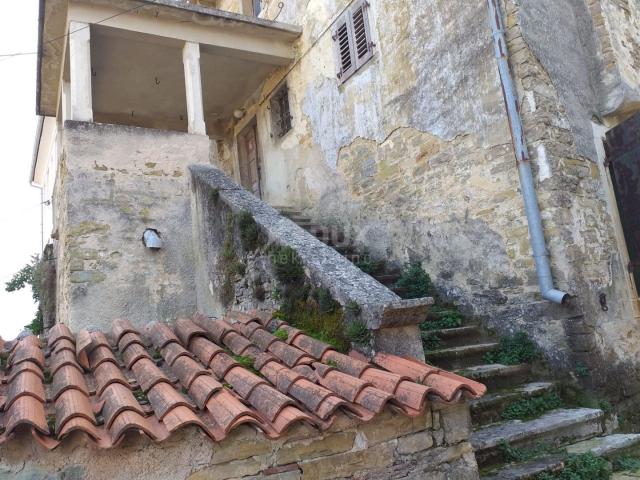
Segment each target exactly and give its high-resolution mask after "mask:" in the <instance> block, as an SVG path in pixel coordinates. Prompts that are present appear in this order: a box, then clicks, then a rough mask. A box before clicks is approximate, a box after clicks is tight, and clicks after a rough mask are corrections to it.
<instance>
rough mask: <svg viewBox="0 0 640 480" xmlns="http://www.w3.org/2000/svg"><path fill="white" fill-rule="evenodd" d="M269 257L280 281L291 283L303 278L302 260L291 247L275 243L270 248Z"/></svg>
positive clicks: (300, 280)
mask: <svg viewBox="0 0 640 480" xmlns="http://www.w3.org/2000/svg"><path fill="white" fill-rule="evenodd" d="M269 258H270V260H271V266H272V267H273V271H274V273H275V276H276V278H277V279H278V281H279V282H280V283H283V284H285V285H292V284H295V283H299V282H300V283H301V282H302V281H303V280H304V268H302V260H301V259H300V256H299V255H298V252H296V251H295V250H294V249H293V248H291V247H283V246H279V245H275V246H273V247H272V248H271V252H270V255H269Z"/></svg>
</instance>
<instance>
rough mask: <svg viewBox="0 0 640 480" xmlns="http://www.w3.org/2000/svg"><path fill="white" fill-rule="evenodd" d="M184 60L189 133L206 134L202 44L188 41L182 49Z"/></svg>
mask: <svg viewBox="0 0 640 480" xmlns="http://www.w3.org/2000/svg"><path fill="white" fill-rule="evenodd" d="M182 62H183V63H184V85H185V90H186V94H187V116H188V122H189V133H195V134H199V135H206V134H207V130H206V126H205V123H204V106H203V104H202V77H201V75H200V44H198V43H194V42H186V43H185V44H184V48H183V49H182Z"/></svg>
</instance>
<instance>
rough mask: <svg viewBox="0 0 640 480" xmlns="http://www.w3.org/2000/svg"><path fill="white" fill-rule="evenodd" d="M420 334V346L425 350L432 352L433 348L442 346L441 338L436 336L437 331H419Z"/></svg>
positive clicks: (436, 348)
mask: <svg viewBox="0 0 640 480" xmlns="http://www.w3.org/2000/svg"><path fill="white" fill-rule="evenodd" d="M420 334H421V336H422V346H423V347H424V349H425V351H427V352H432V351H433V350H438V349H439V348H441V347H442V345H443V342H442V339H441V338H440V337H439V336H438V334H437V333H434V332H428V331H423V332H420Z"/></svg>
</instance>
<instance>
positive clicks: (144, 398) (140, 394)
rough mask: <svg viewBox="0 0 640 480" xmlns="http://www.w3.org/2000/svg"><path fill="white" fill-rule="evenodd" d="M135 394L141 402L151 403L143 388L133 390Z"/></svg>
mask: <svg viewBox="0 0 640 480" xmlns="http://www.w3.org/2000/svg"><path fill="white" fill-rule="evenodd" d="M133 396H134V397H136V400H137V401H138V402H139V403H142V404H145V403H149V399H148V398H147V394H146V393H144V392H143V391H142V389H141V388H138V389H136V390H134V391H133Z"/></svg>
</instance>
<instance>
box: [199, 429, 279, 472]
mask: <svg viewBox="0 0 640 480" xmlns="http://www.w3.org/2000/svg"><path fill="white" fill-rule="evenodd" d="M272 448H273V443H272V442H271V441H270V440H269V439H267V438H266V437H265V436H264V435H263V434H261V433H259V432H257V431H256V430H255V429H254V428H251V427H244V426H243V427H242V428H239V429H238V430H235V431H234V432H232V433H231V435H229V438H227V439H225V441H224V442H220V443H216V444H215V445H214V447H213V455H212V457H211V463H212V464H219V463H225V462H230V461H233V460H242V459H245V458H249V457H253V456H256V455H267V454H270V453H271V451H272Z"/></svg>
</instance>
